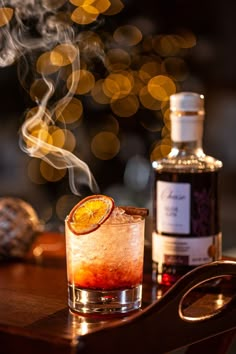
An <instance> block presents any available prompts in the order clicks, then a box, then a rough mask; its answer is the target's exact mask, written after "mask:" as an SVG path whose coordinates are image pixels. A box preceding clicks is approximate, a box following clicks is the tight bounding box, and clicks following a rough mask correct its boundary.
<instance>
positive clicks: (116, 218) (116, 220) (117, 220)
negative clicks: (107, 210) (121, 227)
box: [105, 207, 142, 224]
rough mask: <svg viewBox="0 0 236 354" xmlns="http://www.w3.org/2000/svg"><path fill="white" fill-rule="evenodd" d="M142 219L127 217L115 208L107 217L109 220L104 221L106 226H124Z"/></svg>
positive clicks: (123, 212) (122, 210)
mask: <svg viewBox="0 0 236 354" xmlns="http://www.w3.org/2000/svg"><path fill="white" fill-rule="evenodd" d="M141 219H142V217H141V216H139V215H129V214H126V212H125V210H124V209H122V208H119V207H115V208H114V209H113V211H112V213H111V215H110V216H109V218H108V219H107V220H106V221H105V223H106V224H125V223H132V222H137V221H138V220H141Z"/></svg>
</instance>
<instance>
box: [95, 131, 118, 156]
mask: <svg viewBox="0 0 236 354" xmlns="http://www.w3.org/2000/svg"><path fill="white" fill-rule="evenodd" d="M91 150H92V153H93V154H94V155H95V156H96V157H97V158H98V159H100V160H110V159H112V158H113V157H115V156H116V155H117V154H118V152H119V150H120V141H119V139H118V137H117V136H116V135H115V134H114V133H112V132H100V133H98V134H97V135H95V137H94V138H93V139H92V143H91Z"/></svg>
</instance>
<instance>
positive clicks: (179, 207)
mask: <svg viewBox="0 0 236 354" xmlns="http://www.w3.org/2000/svg"><path fill="white" fill-rule="evenodd" d="M156 183H157V186H156V193H157V195H156V200H157V208H156V213H157V214H156V222H157V225H156V229H157V230H161V231H162V232H164V233H170V234H173V233H174V234H189V233H190V207H191V206H190V192H191V191H190V187H191V186H190V184H189V183H173V182H165V181H157V182H156Z"/></svg>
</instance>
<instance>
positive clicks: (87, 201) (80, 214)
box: [67, 194, 115, 235]
mask: <svg viewBox="0 0 236 354" xmlns="http://www.w3.org/2000/svg"><path fill="white" fill-rule="evenodd" d="M114 205H115V203H114V200H113V199H112V198H110V197H108V196H106V195H102V194H95V195H91V196H89V197H86V198H84V199H82V200H81V201H80V202H79V203H78V204H76V205H75V206H74V208H73V209H72V210H71V212H70V214H69V216H68V219H67V222H68V226H69V228H70V230H71V231H72V232H73V233H74V234H76V235H84V234H88V233H90V232H92V231H94V230H96V229H98V228H99V226H100V225H101V224H103V223H104V221H106V220H107V218H109V216H110V215H111V213H112V210H113V209H114Z"/></svg>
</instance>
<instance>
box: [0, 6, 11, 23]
mask: <svg viewBox="0 0 236 354" xmlns="http://www.w3.org/2000/svg"><path fill="white" fill-rule="evenodd" d="M13 14H14V10H13V9H12V8H11V7H2V8H0V27H3V26H5V25H6V24H8V23H9V22H10V21H11V19H12V16H13Z"/></svg>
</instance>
